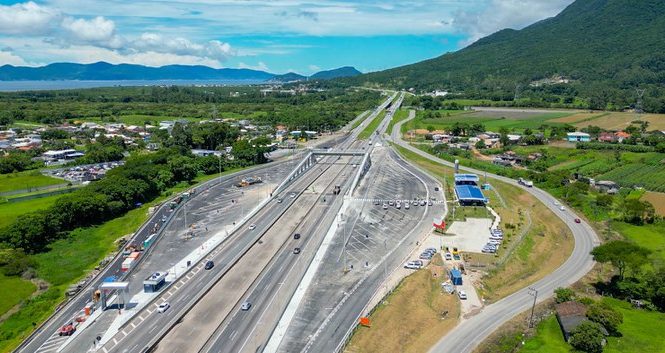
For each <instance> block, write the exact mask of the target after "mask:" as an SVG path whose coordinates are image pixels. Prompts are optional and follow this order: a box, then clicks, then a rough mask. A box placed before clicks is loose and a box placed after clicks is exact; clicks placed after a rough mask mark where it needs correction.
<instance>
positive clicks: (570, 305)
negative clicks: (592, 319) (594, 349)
mask: <svg viewBox="0 0 665 353" xmlns="http://www.w3.org/2000/svg"><path fill="white" fill-rule="evenodd" d="M554 310H555V311H556V319H557V321H558V322H559V327H561V332H562V333H563V337H564V338H565V340H566V342H570V336H571V334H572V333H573V331H574V330H575V329H576V328H577V326H579V325H580V324H581V323H583V322H585V321H589V319H587V317H586V310H587V309H586V305H584V304H582V303H579V302H573V301H570V302H564V303H561V304H556V305H555V306H554ZM601 331H602V332H603V334H604V335H605V336H608V335H609V333H608V332H607V330H606V329H605V328H604V327H601Z"/></svg>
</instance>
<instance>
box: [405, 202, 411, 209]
mask: <svg viewBox="0 0 665 353" xmlns="http://www.w3.org/2000/svg"><path fill="white" fill-rule="evenodd" d="M404 208H405V209H407V210H408V209H409V208H411V206H410V205H409V203H408V202H407V203H405V204H404Z"/></svg>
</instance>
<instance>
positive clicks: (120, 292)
mask: <svg viewBox="0 0 665 353" xmlns="http://www.w3.org/2000/svg"><path fill="white" fill-rule="evenodd" d="M99 290H100V292H101V298H100V299H101V303H102V310H106V308H107V306H108V305H107V302H106V301H107V300H108V298H110V296H111V294H112V293H113V292H116V294H117V296H118V308H120V307H121V306H122V307H123V308H124V307H125V306H126V305H127V303H128V302H129V282H103V283H102V284H101V285H100V286H99Z"/></svg>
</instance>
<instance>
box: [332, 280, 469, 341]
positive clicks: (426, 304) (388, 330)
mask: <svg viewBox="0 0 665 353" xmlns="http://www.w3.org/2000/svg"><path fill="white" fill-rule="evenodd" d="M440 282H441V280H440V279H439V278H436V277H434V276H432V273H431V272H430V271H429V270H420V271H417V272H415V273H414V274H412V275H410V276H408V277H407V278H405V279H404V280H403V281H402V283H400V285H399V286H398V287H397V288H396V289H395V291H394V292H393V293H392V294H390V295H389V296H388V297H387V298H385V301H384V302H383V303H381V304H379V305H378V306H377V308H376V309H375V310H374V312H373V313H372V314H371V315H370V320H371V324H372V327H358V328H357V329H356V331H355V332H354V334H353V336H352V337H351V340H350V342H349V344H348V345H347V347H346V349H345V352H347V353H356V352H357V353H361V352H362V353H373V352H377V353H379V352H381V353H383V352H414V353H415V352H426V351H427V350H428V349H429V348H430V347H431V346H432V345H433V344H434V343H436V342H437V341H438V340H439V339H440V338H441V337H442V336H443V335H445V333H446V332H447V331H449V330H450V329H452V328H453V327H455V325H457V322H458V320H459V314H460V308H459V301H458V299H457V297H456V296H455V295H451V294H447V293H444V292H443V291H442V290H441V285H440ZM444 311H448V314H447V316H446V318H442V315H441V313H442V312H444Z"/></svg>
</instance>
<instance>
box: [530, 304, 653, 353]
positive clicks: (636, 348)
mask: <svg viewBox="0 0 665 353" xmlns="http://www.w3.org/2000/svg"><path fill="white" fill-rule="evenodd" d="M602 300H603V301H604V302H605V303H608V304H609V305H610V306H612V307H613V308H615V309H617V310H618V311H619V312H621V313H622V314H623V324H621V325H620V326H619V332H621V333H622V335H623V336H622V337H608V339H607V341H608V342H607V345H606V346H605V349H604V350H603V352H605V353H643V352H649V353H663V352H665V336H663V333H662V327H663V325H665V314H663V313H659V312H650V311H646V310H639V309H633V308H632V307H631V305H630V303H628V302H624V301H621V300H616V299H612V298H603V299H602ZM571 350H572V347H571V346H570V345H569V344H568V343H566V342H565V341H564V339H563V335H562V334H561V329H560V328H559V324H558V323H557V320H556V317H555V316H551V317H549V318H547V319H546V320H544V321H543V322H541V323H540V324H539V325H538V331H537V334H536V335H535V336H534V337H532V338H530V339H528V340H527V341H526V343H525V344H524V346H523V348H522V349H520V350H519V352H520V353H550V352H551V353H564V352H570V351H571Z"/></svg>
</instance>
